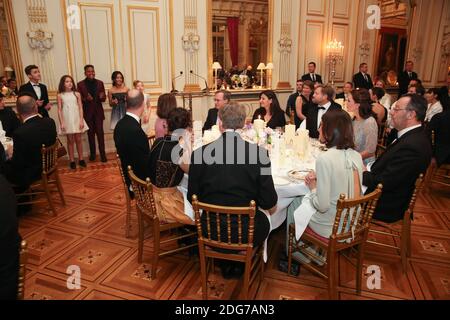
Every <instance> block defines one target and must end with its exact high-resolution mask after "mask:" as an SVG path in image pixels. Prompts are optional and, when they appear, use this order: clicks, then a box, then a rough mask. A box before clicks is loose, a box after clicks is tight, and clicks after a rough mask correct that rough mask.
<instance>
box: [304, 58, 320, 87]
mask: <svg viewBox="0 0 450 320" xmlns="http://www.w3.org/2000/svg"><path fill="white" fill-rule="evenodd" d="M302 80H303V81H307V80H309V81H312V82H313V83H320V84H322V83H323V82H322V76H321V75H319V74H316V63H315V62H310V63H308V73H306V74H304V75H303V76H302Z"/></svg>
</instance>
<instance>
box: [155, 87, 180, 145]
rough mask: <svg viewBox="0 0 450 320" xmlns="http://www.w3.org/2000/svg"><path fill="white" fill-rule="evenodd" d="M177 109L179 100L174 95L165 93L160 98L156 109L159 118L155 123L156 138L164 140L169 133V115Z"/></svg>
mask: <svg viewBox="0 0 450 320" xmlns="http://www.w3.org/2000/svg"><path fill="white" fill-rule="evenodd" d="M176 108H177V99H176V98H175V95H174V94H172V93H165V94H163V95H160V96H159V98H158V105H157V107H156V115H157V116H158V118H157V119H156V122H155V135H156V138H163V137H164V136H165V135H166V134H167V133H168V125H167V119H168V118H169V113H170V112H171V111H172V110H174V109H176Z"/></svg>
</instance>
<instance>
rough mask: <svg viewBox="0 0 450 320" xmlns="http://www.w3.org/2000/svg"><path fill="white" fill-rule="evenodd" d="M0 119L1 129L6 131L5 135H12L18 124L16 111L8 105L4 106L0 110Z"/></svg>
mask: <svg viewBox="0 0 450 320" xmlns="http://www.w3.org/2000/svg"><path fill="white" fill-rule="evenodd" d="M0 121H1V122H2V126H3V130H5V131H6V136H7V137H12V134H13V132H14V130H16V129H17V128H18V127H19V126H20V120H19V118H17V115H16V113H15V112H14V110H12V109H11V108H10V107H5V108H4V109H3V110H0Z"/></svg>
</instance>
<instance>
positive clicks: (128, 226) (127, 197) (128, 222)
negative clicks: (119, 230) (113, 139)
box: [116, 154, 133, 238]
mask: <svg viewBox="0 0 450 320" xmlns="http://www.w3.org/2000/svg"><path fill="white" fill-rule="evenodd" d="M116 161H117V166H118V167H119V171H120V176H121V177H122V183H123V188H124V192H125V201H126V204H127V213H126V219H125V228H126V229H125V237H126V238H129V237H130V230H131V202H132V200H133V199H131V196H130V191H129V189H128V185H127V182H126V180H125V173H124V172H123V168H122V162H121V161H120V157H119V155H118V154H116Z"/></svg>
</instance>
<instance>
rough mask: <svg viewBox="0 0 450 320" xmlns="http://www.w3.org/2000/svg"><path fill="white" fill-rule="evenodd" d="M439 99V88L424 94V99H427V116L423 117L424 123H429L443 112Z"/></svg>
mask: <svg viewBox="0 0 450 320" xmlns="http://www.w3.org/2000/svg"><path fill="white" fill-rule="evenodd" d="M440 97H441V92H440V89H439V88H431V89H429V90H428V91H427V93H426V94H425V99H427V102H428V109H427V115H426V116H425V122H430V121H431V119H432V118H433V117H434V116H435V115H437V114H438V113H441V112H442V111H444V108H443V107H442V104H441V101H440Z"/></svg>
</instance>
